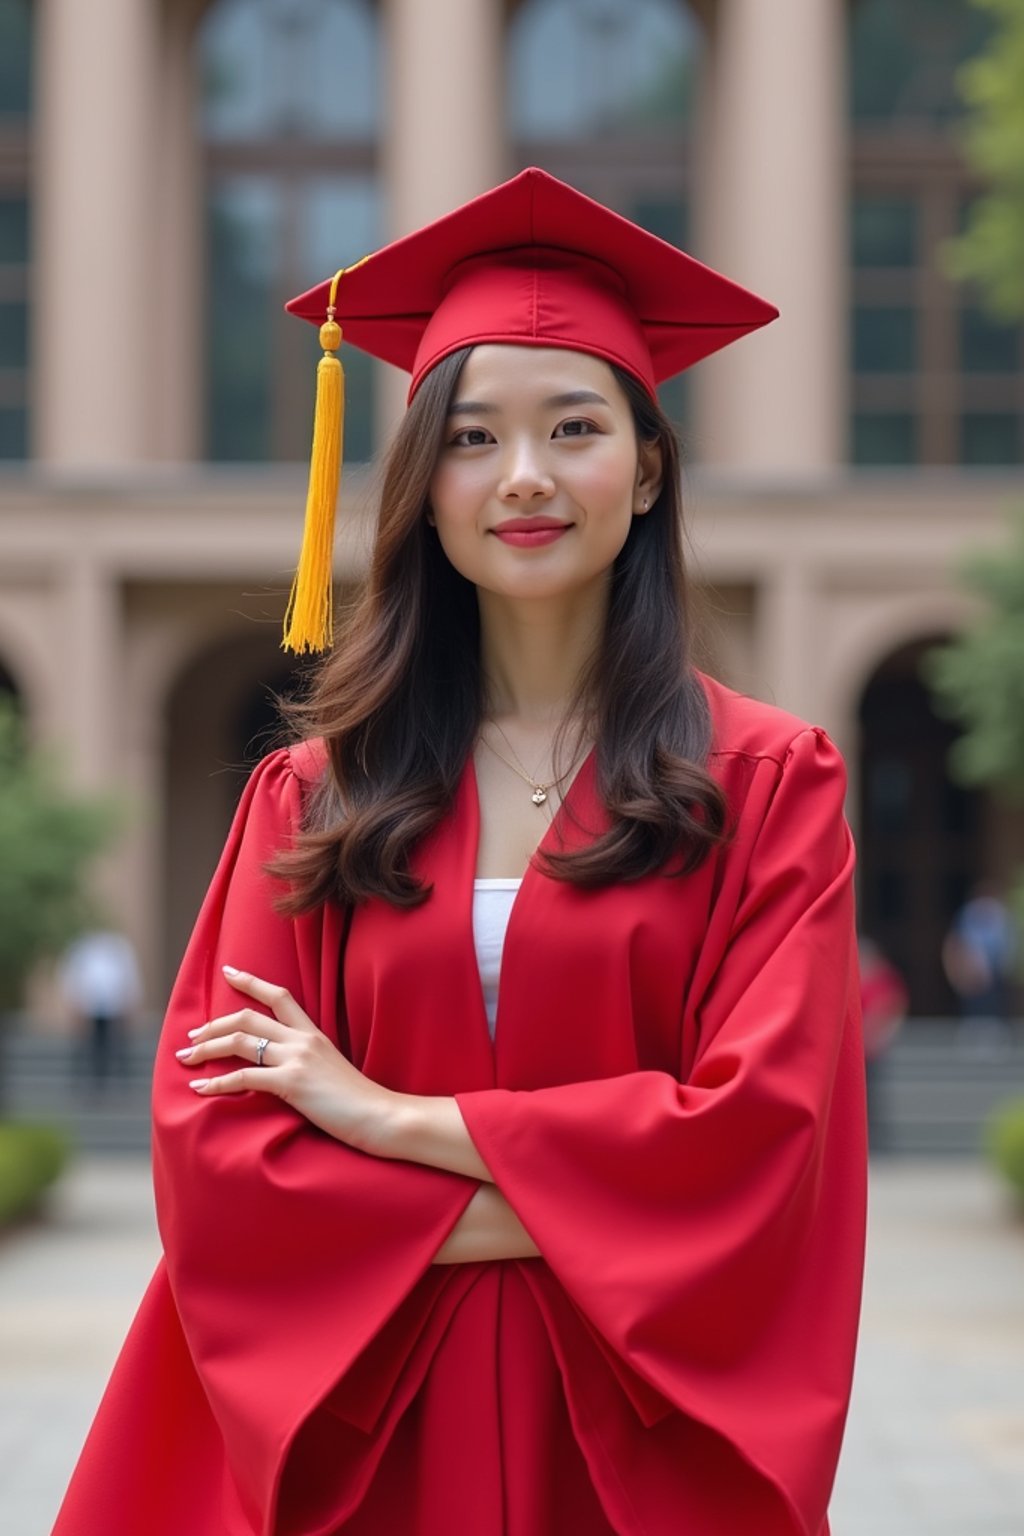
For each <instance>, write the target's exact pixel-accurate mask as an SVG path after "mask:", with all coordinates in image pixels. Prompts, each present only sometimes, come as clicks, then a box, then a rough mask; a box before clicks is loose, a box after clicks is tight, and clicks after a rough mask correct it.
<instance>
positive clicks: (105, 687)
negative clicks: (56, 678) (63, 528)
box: [58, 550, 121, 791]
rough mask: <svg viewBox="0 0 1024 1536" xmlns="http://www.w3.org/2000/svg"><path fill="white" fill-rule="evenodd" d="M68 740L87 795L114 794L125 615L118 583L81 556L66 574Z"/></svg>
mask: <svg viewBox="0 0 1024 1536" xmlns="http://www.w3.org/2000/svg"><path fill="white" fill-rule="evenodd" d="M62 575H63V579H62V583H61V590H60V593H59V598H58V600H59V602H60V605H61V610H62V614H63V621H64V622H63V626H62V630H63V633H62V640H63V651H64V667H63V676H64V707H63V736H64V740H65V742H66V743H67V747H68V767H69V771H70V773H71V776H72V777H73V778H74V780H75V783H76V784H77V786H78V787H79V788H81V789H83V790H100V791H109V790H110V789H111V788H113V779H114V777H115V773H114V768H115V765H116V763H117V760H118V749H119V738H118V719H117V703H116V701H117V698H118V693H119V681H118V678H119V674H120V671H121V655H120V640H121V615H120V592H119V590H118V583H117V578H116V576H115V575H114V573H113V572H111V571H109V570H108V569H107V568H106V567H105V565H104V564H103V563H102V562H101V561H100V560H98V559H93V558H92V557H91V556H90V555H89V554H88V553H87V552H86V551H84V550H78V551H76V552H75V554H74V556H73V558H72V559H71V560H69V562H68V564H67V566H66V567H65V569H64V571H63V573H62Z"/></svg>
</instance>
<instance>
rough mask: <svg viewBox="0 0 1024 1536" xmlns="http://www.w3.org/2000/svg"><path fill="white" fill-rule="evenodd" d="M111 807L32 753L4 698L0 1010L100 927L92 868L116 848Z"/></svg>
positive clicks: (0, 717) (0, 721) (0, 715)
mask: <svg viewBox="0 0 1024 1536" xmlns="http://www.w3.org/2000/svg"><path fill="white" fill-rule="evenodd" d="M117 821H118V817H117V815H116V813H115V810H114V807H113V805H112V804H108V803H106V802H102V801H99V800H91V801H87V800H83V799H78V798H75V797H73V796H72V795H70V794H69V793H68V792H67V791H66V790H65V789H64V788H63V787H62V785H61V783H60V778H59V775H58V773H57V770H56V768H55V767H54V766H53V765H52V764H51V762H50V761H49V759H48V758H47V757H45V756H44V755H43V754H42V753H39V752H34V751H30V750H29V749H28V748H27V747H26V745H25V742H24V738H23V732H22V727H21V722H20V720H19V718H18V715H17V712H16V710H15V708H14V706H13V704H12V702H11V701H10V699H9V698H7V697H4V696H0V1008H10V1007H13V1006H15V1005H16V1004H17V1003H18V1002H20V1000H21V996H22V993H23V990H24V985H25V982H26V980H27V979H28V976H29V975H30V973H31V971H32V969H33V967H34V966H35V965H36V964H37V963H38V962H39V961H40V960H43V959H48V958H51V957H54V956H56V955H58V954H60V952H61V950H63V949H64V947H65V945H66V944H67V943H68V942H69V941H70V940H71V939H72V938H74V937H75V935H76V934H78V933H80V932H82V931H83V929H85V928H86V927H88V926H89V925H90V924H91V923H93V922H95V921H97V919H98V914H97V913H96V912H95V910H94V908H93V906H92V903H91V901H90V899H89V896H88V894H87V888H86V874H87V870H88V866H89V863H90V861H91V860H92V859H93V858H94V857H95V856H96V854H97V853H99V852H100V851H101V850H102V849H103V848H104V847H105V846H106V845H107V844H108V843H109V841H110V839H111V837H112V835H113V833H114V831H115V830H116V826H117Z"/></svg>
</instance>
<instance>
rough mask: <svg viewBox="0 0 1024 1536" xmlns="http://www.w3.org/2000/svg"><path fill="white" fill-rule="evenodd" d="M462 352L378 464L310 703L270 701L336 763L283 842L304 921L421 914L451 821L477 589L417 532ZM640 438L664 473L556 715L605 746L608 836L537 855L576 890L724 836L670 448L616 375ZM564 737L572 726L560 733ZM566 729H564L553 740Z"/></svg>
mask: <svg viewBox="0 0 1024 1536" xmlns="http://www.w3.org/2000/svg"><path fill="white" fill-rule="evenodd" d="M469 351H470V349H469V348H464V349H463V350H462V351H459V352H455V353H452V354H451V355H450V356H449V357H447V358H444V359H443V360H442V361H441V362H440V363H438V365H437V366H436V367H435V368H434V369H433V370H432V372H431V373H430V374H429V375H428V376H427V377H426V378H425V379H424V381H423V383H422V385H421V386H420V388H419V390H418V392H417V394H416V396H415V398H414V400H413V402H412V404H411V405H410V406H409V409H408V411H407V412H406V414H405V417H404V419H403V422H402V425H401V427H400V429H399V431H398V433H397V435H396V437H395V441H394V444H393V446H392V448H391V450H390V452H389V454H388V456H387V459H386V462H385V465H384V470H383V477H382V484H381V493H380V508H379V516H378V523H377V534H376V540H375V543H374V549H373V554H372V558H371V563H370V570H369V574H368V577H367V580H366V582H365V585H364V587H363V589H362V592H361V594H360V596H359V598H358V601H357V602H356V604H355V606H354V609H353V610H352V612H351V614H350V616H349V618H348V621H347V623H346V624H345V626H344V631H343V633H342V635H341V636H340V638H339V641H338V644H337V646H336V648H335V650H334V651H333V653H331V654H330V655H328V656H327V657H326V658H325V659H324V660H323V662H321V663H320V665H319V667H318V668H317V670H316V671H315V672H314V674H313V676H312V678H311V680H310V686H309V689H308V692H307V694H306V696H305V697H304V698H302V699H300V700H291V701H281V707H282V710H283V712H284V715H285V719H286V722H287V723H288V724H289V725H290V726H291V728H292V729H294V730H295V731H296V732H297V733H298V735H299V736H300V737H309V736H320V737H322V738H323V740H324V744H325V747H326V749H327V754H328V768H327V771H326V772H325V774H324V775H323V777H322V779H321V781H320V783H319V785H318V786H317V788H316V790H315V791H314V793H313V794H312V795H311V796H310V797H309V800H308V802H307V806H306V811H305V816H304V823H303V827H302V829H301V831H300V832H299V834H298V835H297V837H296V839H295V843H294V846H293V847H291V848H289V849H287V850H283V851H282V852H280V853H279V854H278V855H277V857H276V858H275V859H274V860H273V861H272V863H271V864H270V865H269V866H268V868H269V870H270V871H271V873H273V874H274V875H276V876H278V877H280V878H282V879H284V880H286V881H287V882H288V883H289V885H290V888H291V889H290V892H289V893H288V894H287V895H286V896H284V897H283V898H282V899H281V901H280V907H281V910H283V911H284V912H287V913H292V914H297V913H299V912H303V911H307V910H309V909H311V908H313V907H315V906H318V905H320V904H321V903H323V902H325V901H329V900H334V901H339V902H342V903H354V902H358V901H361V900H365V899H367V898H369V897H373V896H377V897H382V898H383V899H384V900H386V901H389V902H392V903H393V904H394V905H396V906H400V907H411V906H416V905H418V904H420V903H421V902H423V901H425V900H426V899H427V897H428V896H429V894H430V892H429V887H425V886H424V885H423V884H422V882H421V881H419V880H418V879H417V878H416V877H415V876H414V875H413V874H412V872H411V870H410V867H409V855H410V852H411V850H412V848H413V846H414V845H415V844H416V843H417V842H418V841H419V840H420V839H421V838H422V837H424V835H425V834H426V833H428V832H429V831H430V830H431V829H432V828H433V827H434V826H436V825H437V823H438V822H439V821H440V820H441V818H442V817H443V816H444V815H445V814H446V812H447V811H448V810H450V808H451V806H452V803H453V801H454V797H455V793H456V789H457V787H458V784H459V782H460V779H461V777H462V774H463V772H464V770H465V766H466V761H467V759H468V757H469V755H470V753H471V752H472V750H473V746H474V742H475V740H476V736H477V733H478V731H479V728H480V724H481V721H482V718H483V714H484V687H483V680H482V677H481V668H480V623H479V615H478V609H477V597H476V588H475V587H474V585H473V584H472V582H470V581H468V580H467V579H466V578H465V577H464V576H462V575H461V574H460V573H459V572H458V571H457V570H456V569H455V567H454V566H453V565H452V564H451V563H450V561H449V560H448V558H447V556H446V555H445V553H444V551H443V549H442V547H441V544H440V541H439V539H438V536H437V534H436V532H435V530H434V529H433V528H432V527H431V526H430V524H429V523H428V520H427V516H426V512H427V506H428V497H429V488H430V483H431V479H432V477H433V473H434V469H435V466H436V463H437V459H438V455H439V453H440V451H441V447H442V444H443V440H444V431H445V426H446V422H447V416H448V409H449V406H450V404H451V401H452V399H453V397H454V391H455V388H456V385H457V382H458V378H459V374H460V371H461V369H462V366H463V363H464V362H465V360H466V358H467V357H468V355H469ZM612 371H613V372H614V374H615V377H616V379H617V380H618V383H619V385H620V386H621V388H622V389H623V391H624V392H625V394H626V397H627V399H628V400H629V403H630V407H631V409H632V413H633V419H634V423H635V427H636V432H637V438H638V441H644V442H649V443H654V442H657V443H658V444H660V447H661V452H662V455H663V471H664V479H663V483H662V488H661V491H660V494H659V496H658V498H657V500H656V501H655V503H654V506H653V507H652V508H651V510H650V511H649V512H648V513H647V514H646V515H645V516H642V517H634V518H633V522H632V525H631V527H630V531H629V534H628V536H627V538H626V541H625V544H624V545H623V548H622V550H621V551H620V553H619V555H618V556H617V558H616V560H615V563H614V567H613V570H612V579H611V593H610V600H609V607H608V612H607V620H606V624H605V628H604V633H603V636H602V639H601V642H600V643H599V645H598V646H597V648H596V650H595V653H594V655H593V656H592V658H591V660H590V662H589V665H588V666H587V667H586V669H585V671H584V674H583V675H582V676H581V677H580V678H579V680H578V685H577V689H576V693H575V696H574V697H573V699H572V700H571V701H569V704H568V708H567V713H566V719H568V718H569V716H570V715H571V714H573V713H574V712H579V711H585V713H586V715H587V717H588V719H589V721H590V722H591V724H592V727H593V729H594V731H595V735H596V770H597V775H596V785H597V791H598V794H599V795H600V797H601V800H602V801H603V803H604V805H605V807H606V808H607V810H608V812H609V815H610V817H611V820H612V825H611V826H610V828H609V829H608V831H607V832H606V833H605V834H604V835H603V836H601V837H599V838H597V839H596V840H594V841H593V842H591V843H590V844H589V845H588V846H585V847H583V848H580V849H577V850H576V851H573V852H554V851H545V852H544V853H543V854H541V855H539V858H540V859H541V861H542V866H543V867H544V868H545V872H546V873H548V874H549V875H551V876H552V877H553V878H556V879H561V880H566V881H570V882H572V883H574V884H576V885H581V886H598V885H604V884H608V883H610V882H613V881H620V880H636V879H639V878H641V877H642V876H644V875H647V874H650V873H652V872H653V871H655V870H658V869H660V868H662V867H663V866H666V865H669V864H670V863H671V864H674V868H673V869H672V870H671V872H672V873H685V872H688V871H690V870H693V869H695V868H696V867H697V866H698V865H700V864H701V863H702V862H703V861H704V859H705V858H706V857H707V856H708V854H709V853H710V852H711V850H712V849H713V847H715V846H716V845H717V844H718V843H720V842H722V841H723V840H724V839H725V837H726V835H727V834H726V804H725V798H724V795H723V793H722V790H721V788H720V787H719V785H718V784H717V782H716V781H715V780H714V779H713V778H712V776H711V775H710V773H709V772H708V771H707V767H706V762H707V756H708V751H709V748H710V744H711V721H710V714H709V709H708V703H707V699H706V696H705V693H704V690H703V688H702V686H701V683H700V680H699V678H698V677H697V676H696V674H695V672H694V670H693V666H692V663H691V636H690V624H689V614H690V604H689V601H688V585H687V578H686V571H685V561H684V554H683V531H682V492H681V479H680V463H679V447H678V442H677V439H676V435H675V432H674V430H673V428H672V425H671V423H670V422H669V421H668V419H667V418H666V417H665V415H664V414H663V412H662V411H661V409H660V408H659V407H658V406H657V405H656V404H655V402H654V401H652V400H651V399H650V397H649V396H648V395H647V393H646V392H645V391H644V389H643V388H642V387H641V386H640V385H639V384H638V383H637V382H636V381H635V380H634V379H633V378H632V377H631V376H630V375H629V374H627V373H625V372H623V371H622V370H621V369H618V368H615V367H613V370H612ZM563 730H564V727H563ZM560 734H561V733H560Z"/></svg>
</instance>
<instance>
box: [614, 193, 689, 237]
mask: <svg viewBox="0 0 1024 1536" xmlns="http://www.w3.org/2000/svg"><path fill="white" fill-rule="evenodd" d="M625 213H626V217H627V218H630V219H632V220H633V222H634V223H636V224H639V225H640V226H641V228H643V229H649V230H650V232H651V234H652V235H657V236H658V238H659V240H667V241H668V243H669V245H675V246H678V247H679V249H680V250H684V249H685V248H686V239H687V229H688V227H689V208H688V207H687V205H686V203H685V201H684V200H683V198H682V197H679V198H672V199H671V200H669V199H667V198H655V197H638V198H634V200H633V203H632V206H631V207H629V208H627V209H626V210H625Z"/></svg>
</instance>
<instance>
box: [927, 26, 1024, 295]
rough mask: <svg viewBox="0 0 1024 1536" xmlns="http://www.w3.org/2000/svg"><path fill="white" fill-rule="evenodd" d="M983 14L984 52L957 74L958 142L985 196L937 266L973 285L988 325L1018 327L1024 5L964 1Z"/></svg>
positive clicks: (1023, 277) (1023, 217)
mask: <svg viewBox="0 0 1024 1536" xmlns="http://www.w3.org/2000/svg"><path fill="white" fill-rule="evenodd" d="M971 3H972V5H973V6H974V7H975V8H976V9H978V10H982V11H987V12H989V13H990V14H991V15H992V17H993V19H994V21H995V30H994V31H993V34H992V37H991V39H990V41H989V43H988V46H987V47H986V49H985V50H984V52H982V53H981V54H979V55H978V57H977V58H975V59H972V60H971V61H970V62H969V63H967V64H965V65H964V66H963V67H962V69H961V70H960V72H959V75H958V85H959V88H960V94H961V96H962V98H963V100H964V102H965V103H966V105H967V107H968V116H967V119H966V122H965V124H964V130H963V141H964V149H965V151H966V154H967V158H968V160H969V162H970V163H971V165H972V166H973V167H974V169H975V170H976V171H977V172H978V173H979V175H980V176H981V177H982V178H983V179H984V181H985V184H986V188H987V190H986V191H985V193H984V194H983V195H982V196H981V197H980V198H979V199H978V200H977V202H975V204H974V205H973V207H972V209H971V212H970V215H969V218H968V223H967V228H966V230H965V232H964V234H962V235H961V236H960V237H959V238H958V239H956V240H953V241H950V242H949V243H948V244H947V246H946V248H945V250H944V252H943V261H944V265H945V267H946V270H947V272H948V273H949V275H950V276H951V277H953V278H956V279H958V280H960V281H965V280H969V281H971V282H974V283H976V284H977V285H978V287H979V289H980V290H981V293H982V296H983V298H984V301H985V303H986V307H987V308H988V309H989V311H990V313H991V314H992V316H993V318H995V319H997V320H1002V321H1006V322H1012V321H1018V320H1024V0H971Z"/></svg>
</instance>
